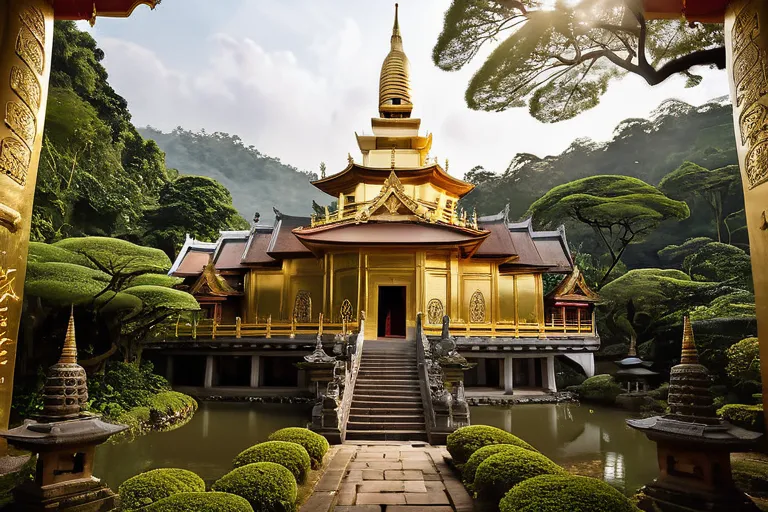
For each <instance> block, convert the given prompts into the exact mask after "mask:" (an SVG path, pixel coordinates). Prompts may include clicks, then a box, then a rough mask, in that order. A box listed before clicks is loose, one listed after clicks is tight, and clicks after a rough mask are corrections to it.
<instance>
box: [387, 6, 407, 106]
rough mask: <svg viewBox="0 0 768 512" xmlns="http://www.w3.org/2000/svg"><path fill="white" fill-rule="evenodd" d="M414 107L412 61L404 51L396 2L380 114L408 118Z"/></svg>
mask: <svg viewBox="0 0 768 512" xmlns="http://www.w3.org/2000/svg"><path fill="white" fill-rule="evenodd" d="M412 109H413V104H412V103H411V85H410V63H409V62H408V57H407V56H406V55H405V52H403V38H402V37H401V36H400V23H399V21H398V7H397V4H395V23H394V26H393V27H392V37H391V38H390V50H389V54H388V55H387V57H386V58H385V59H384V63H383V64H382V66H381V76H380V77H379V115H380V116H381V117H385V118H408V117H411V110H412Z"/></svg>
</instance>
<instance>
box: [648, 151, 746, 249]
mask: <svg viewBox="0 0 768 512" xmlns="http://www.w3.org/2000/svg"><path fill="white" fill-rule="evenodd" d="M740 187H741V174H740V172H739V166H738V165H728V166H726V167H722V168H720V169H713V170H709V169H705V168H704V167H702V166H700V165H696V164H694V163H692V162H685V163H684V164H683V165H681V166H680V167H678V168H677V169H675V170H674V171H672V172H671V173H669V174H668V175H666V176H665V177H664V179H663V180H661V183H659V189H660V190H661V191H662V192H664V193H665V194H666V195H668V196H669V197H671V198H673V199H681V200H688V201H692V200H693V199H695V198H700V199H702V200H704V201H705V202H706V204H707V205H708V206H709V208H710V209H711V211H712V218H713V220H714V223H715V232H716V233H717V241H718V242H722V241H723V238H722V235H721V233H720V231H721V230H720V227H721V226H722V225H723V224H724V217H725V216H724V215H723V205H724V204H725V203H726V199H727V197H728V195H730V194H733V193H736V194H741V190H740ZM689 205H690V204H689ZM690 206H692V205H690ZM725 226H726V228H727V227H728V225H727V224H725ZM728 243H731V236H730V233H729V234H728Z"/></svg>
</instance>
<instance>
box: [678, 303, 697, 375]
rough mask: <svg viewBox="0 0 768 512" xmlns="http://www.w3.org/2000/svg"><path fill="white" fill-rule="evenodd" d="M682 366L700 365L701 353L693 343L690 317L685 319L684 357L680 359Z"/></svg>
mask: <svg viewBox="0 0 768 512" xmlns="http://www.w3.org/2000/svg"><path fill="white" fill-rule="evenodd" d="M680 364H699V353H698V352H697V351H696V343H695V342H694V341H693V329H692V328H691V321H690V320H689V319H688V315H686V316H685V317H683V355H682V357H681V358H680Z"/></svg>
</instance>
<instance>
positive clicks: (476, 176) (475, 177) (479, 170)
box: [462, 165, 496, 185]
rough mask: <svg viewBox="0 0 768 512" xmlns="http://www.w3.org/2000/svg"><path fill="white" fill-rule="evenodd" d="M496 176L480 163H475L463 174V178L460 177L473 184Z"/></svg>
mask: <svg viewBox="0 0 768 512" xmlns="http://www.w3.org/2000/svg"><path fill="white" fill-rule="evenodd" d="M495 177H496V175H495V174H494V173H492V172H491V171H486V170H485V168H484V167H483V166H482V165H476V166H474V167H473V168H472V169H470V170H469V172H467V173H466V174H465V175H464V178H462V179H463V180H464V181H466V182H467V183H471V184H473V185H479V184H481V183H485V182H487V181H491V180H493V179H494V178H495Z"/></svg>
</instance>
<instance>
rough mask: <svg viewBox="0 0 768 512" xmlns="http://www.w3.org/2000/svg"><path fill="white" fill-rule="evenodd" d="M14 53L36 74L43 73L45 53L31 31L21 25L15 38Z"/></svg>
mask: <svg viewBox="0 0 768 512" xmlns="http://www.w3.org/2000/svg"><path fill="white" fill-rule="evenodd" d="M16 54H17V55H18V56H19V57H20V58H21V60H23V61H24V62H25V63H26V64H27V65H28V66H29V67H30V68H32V70H33V71H34V72H35V73H37V74H38V75H42V74H43V68H44V65H45V53H44V51H43V45H42V44H40V41H38V40H37V39H36V38H35V36H34V34H32V31H31V30H29V29H28V28H27V27H22V28H21V31H19V36H18V38H17V39H16Z"/></svg>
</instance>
